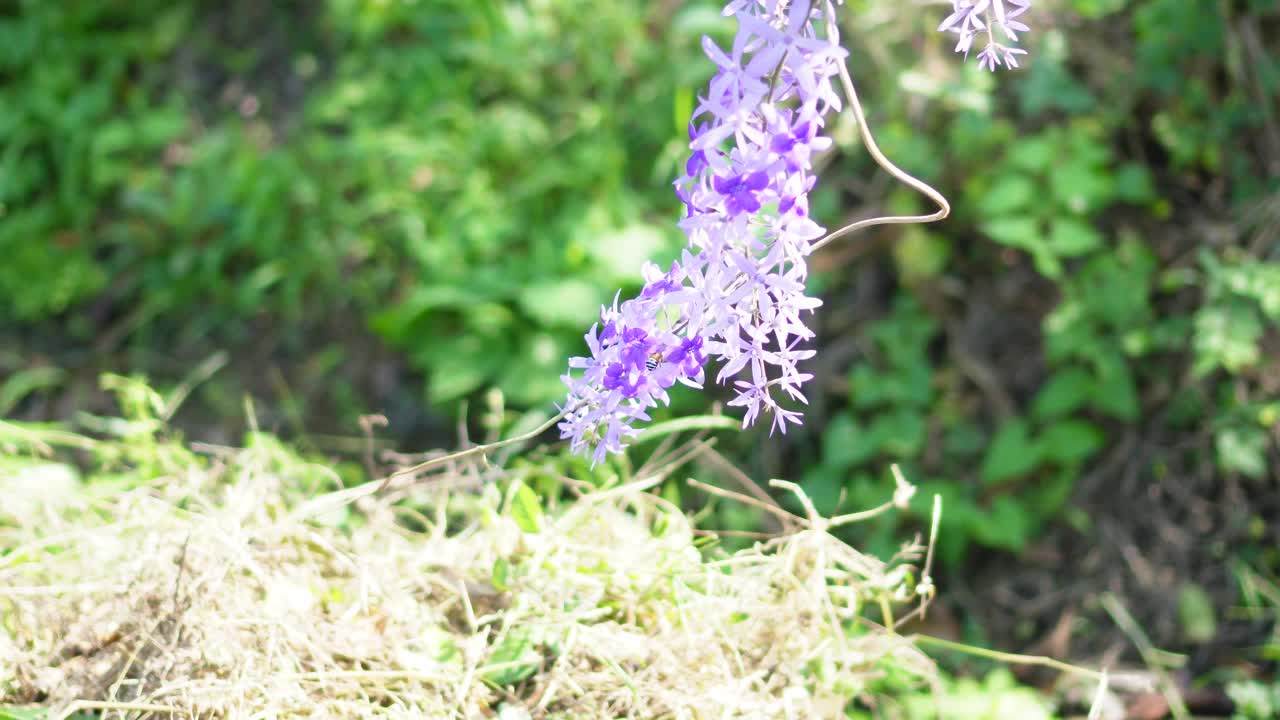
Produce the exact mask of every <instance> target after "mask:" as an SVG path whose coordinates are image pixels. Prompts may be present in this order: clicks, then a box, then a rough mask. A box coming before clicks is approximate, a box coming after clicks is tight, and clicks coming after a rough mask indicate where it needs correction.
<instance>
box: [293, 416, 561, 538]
mask: <svg viewBox="0 0 1280 720" xmlns="http://www.w3.org/2000/svg"><path fill="white" fill-rule="evenodd" d="M563 418H564V413H563V412H559V413H556V414H555V415H554V416H553V417H552V418H551V419H550V420H547V421H546V422H544V423H543V424H541V425H539V426H538V427H536V428H534V429H533V430H530V431H529V432H527V433H524V434H523V435H517V436H515V437H511V438H507V439H506V440H499V441H497V442H492V443H488V444H485V445H476V446H474V447H469V448H467V449H466V450H459V451H458V452H455V453H450V454H448V455H441V456H440V457H436V458H431V459H430V460H424V461H423V462H420V463H418V464H417V465H414V466H413V467H408V468H404V469H402V470H397V471H395V472H393V473H391V474H390V475H388V476H386V477H384V478H381V479H378V480H370V481H369V482H367V483H363V484H361V485H356V486H355V487H350V488H346V489H345V490H336V491H334V492H331V493H326V494H324V495H320V496H318V497H316V498H314V499H312V500H311V501H309V502H307V503H305V504H304V505H302V506H300V507H299V508H298V509H297V510H295V511H294V516H295V517H307V516H309V515H316V514H319V513H323V512H328V511H332V510H335V509H337V508H338V507H340V506H342V505H347V504H349V503H353V502H355V501H356V500H359V499H360V498H362V497H367V496H369V495H373V494H375V493H378V492H381V491H382V490H384V489H385V488H386V487H388V486H389V485H390V484H391V482H392V481H393V480H395V479H397V478H401V477H405V476H408V475H415V474H417V473H420V472H422V471H424V470H430V469H431V468H434V467H438V466H440V465H446V464H448V463H452V462H456V461H458V460H462V459H464V458H468V457H471V456H473V455H480V456H482V457H483V455H484V454H485V453H488V452H490V451H493V450H496V449H498V448H502V447H506V446H508V445H515V444H517V443H522V442H528V441H529V440H533V439H534V438H536V437H538V436H539V435H541V434H542V433H544V432H546V431H547V430H550V429H551V428H552V427H554V426H555V424H556V423H558V422H560V420H561V419H563Z"/></svg>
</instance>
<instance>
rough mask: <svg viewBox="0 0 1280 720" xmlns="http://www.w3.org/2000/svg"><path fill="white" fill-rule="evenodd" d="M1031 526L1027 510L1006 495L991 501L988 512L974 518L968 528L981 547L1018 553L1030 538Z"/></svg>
mask: <svg viewBox="0 0 1280 720" xmlns="http://www.w3.org/2000/svg"><path fill="white" fill-rule="evenodd" d="M983 515H985V517H983ZM1032 525H1033V518H1032V516H1031V513H1029V512H1028V511H1027V508H1025V507H1024V506H1023V505H1022V504H1021V503H1019V502H1018V501H1017V500H1015V499H1014V498H1012V497H1010V496H1008V495H1000V496H998V497H996V499H995V500H993V501H992V503H991V508H990V510H988V511H987V512H986V513H983V514H980V515H979V516H977V517H975V519H974V522H973V524H972V525H971V526H970V528H971V530H972V531H973V536H974V538H975V539H976V540H977V541H978V542H980V543H982V544H983V545H986V546H987V547H994V548H1001V549H1003V550H1011V551H1013V552H1018V551H1020V550H1022V549H1023V548H1024V547H1026V545H1027V541H1028V540H1029V539H1030V538H1031V531H1032Z"/></svg>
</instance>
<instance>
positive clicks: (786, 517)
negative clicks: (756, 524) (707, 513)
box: [687, 478, 804, 525]
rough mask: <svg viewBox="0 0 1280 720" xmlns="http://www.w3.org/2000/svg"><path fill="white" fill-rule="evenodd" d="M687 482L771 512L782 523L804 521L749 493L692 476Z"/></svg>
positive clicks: (704, 490) (705, 490) (714, 493)
mask: <svg viewBox="0 0 1280 720" xmlns="http://www.w3.org/2000/svg"><path fill="white" fill-rule="evenodd" d="M687 482H688V483H689V484H690V485H692V486H694V487H696V488H698V489H699V490H702V491H703V492H707V493H710V494H712V495H719V496H720V497H723V498H728V499H730V500H737V501H738V502H741V503H746V504H747V505H751V506H752V507H758V508H760V509H761V510H764V511H765V512H768V513H770V514H772V515H773V516H774V517H777V518H778V519H779V520H781V521H782V522H783V523H784V524H788V525H790V524H794V523H797V522H799V523H801V524H803V523H804V518H802V517H800V516H798V515H793V514H792V513H789V512H787V511H786V510H783V509H782V508H780V507H778V506H777V505H772V504H770V503H766V502H762V501H760V500H757V499H755V498H753V497H751V496H750V495H744V494H742V493H739V492H734V491H732V490H725V489H724V488H718V487H716V486H715V485H708V484H707V483H704V482H699V481H697V480H694V479H693V478H689V479H688V480H687Z"/></svg>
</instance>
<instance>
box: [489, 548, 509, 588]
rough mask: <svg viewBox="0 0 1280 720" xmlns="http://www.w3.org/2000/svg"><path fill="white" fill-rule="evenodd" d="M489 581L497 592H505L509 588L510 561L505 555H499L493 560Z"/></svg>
mask: <svg viewBox="0 0 1280 720" xmlns="http://www.w3.org/2000/svg"><path fill="white" fill-rule="evenodd" d="M490 582H492V583H493V587H494V588H495V589H496V590H497V591H498V592H506V591H508V590H510V589H511V561H510V560H507V559H506V558H505V557H502V556H499V557H498V559H497V560H494V561H493V572H492V573H491V575H490Z"/></svg>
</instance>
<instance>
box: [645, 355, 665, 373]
mask: <svg viewBox="0 0 1280 720" xmlns="http://www.w3.org/2000/svg"><path fill="white" fill-rule="evenodd" d="M661 363H662V351H661V350H654V351H653V352H651V353H649V357H647V358H645V359H644V369H645V370H648V371H649V372H653V371H654V370H657V369H658V365H659V364H661Z"/></svg>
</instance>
